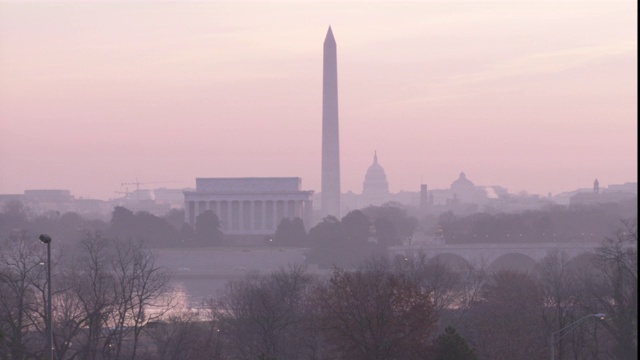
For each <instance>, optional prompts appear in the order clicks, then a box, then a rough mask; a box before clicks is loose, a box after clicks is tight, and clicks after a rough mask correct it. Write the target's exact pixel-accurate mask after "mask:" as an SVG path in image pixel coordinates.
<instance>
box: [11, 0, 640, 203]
mask: <svg viewBox="0 0 640 360" xmlns="http://www.w3.org/2000/svg"><path fill="white" fill-rule="evenodd" d="M329 25H331V26H332V28H333V32H334V34H335V37H336V42H337V44H338V82H339V102H340V132H341V134H340V135H341V139H340V143H341V171H342V189H343V191H348V190H351V191H353V192H356V193H360V192H361V191H362V181H363V179H364V174H365V172H366V170H367V167H368V166H369V165H370V164H371V162H372V157H373V152H374V150H377V151H378V157H379V160H380V163H381V165H382V166H383V167H384V168H385V170H386V172H387V178H388V180H389V185H390V190H391V191H392V192H397V191H400V190H408V191H418V190H419V188H420V183H421V182H422V183H426V184H428V185H429V188H431V189H433V188H448V187H449V185H450V183H451V182H452V181H453V180H455V179H456V178H457V176H458V173H459V172H460V171H464V172H465V173H466V174H467V177H468V178H469V179H470V180H472V181H473V182H474V183H475V184H477V185H502V186H505V187H507V188H508V189H509V190H510V191H511V192H519V191H522V190H526V191H528V192H531V193H540V194H544V195H546V194H547V193H548V192H551V193H553V194H556V193H559V192H561V191H569V190H573V189H575V188H579V187H590V186H591V184H592V183H593V180H594V179H595V178H598V179H599V180H600V184H601V186H607V185H608V184H618V183H624V182H629V181H637V161H638V158H637V139H638V138H637V100H636V97H637V80H638V79H637V75H638V72H637V35H636V31H637V27H638V26H637V25H638V19H637V5H636V4H635V1H626V0H625V1H613V0H603V1H586V0H585V1H571V0H554V1H539V0H538V1H517V0H511V1H497V2H496V1H493V2H486V3H483V2H476V1H470V2H455V1H420V2H410V3H400V4H398V3H396V2H390V1H389V2H385V1H381V2H371V1H366V2H365V1H353V2H324V1H299V2H293V1H291V2H272V1H258V2H250V3H249V2H237V1H232V0H228V1H224V0H219V1H199V2H182V1H175V2H150V1H141V2H135V3H130V2H125V1H94V2H89V3H82V2H78V1H67V2H52V1H42V2H27V3H24V2H21V1H3V0H0V193H22V192H23V191H24V190H25V189H39V188H58V189H69V190H71V192H72V194H74V195H76V196H85V197H98V198H104V199H107V198H112V197H116V196H118V194H116V193H115V191H124V188H122V187H121V185H120V184H121V183H122V182H134V181H136V179H138V180H139V181H140V182H151V181H175V182H173V183H165V184H157V185H154V187H155V186H165V187H187V186H191V187H193V186H195V178H196V177H235V176H299V177H301V178H302V182H303V187H304V188H305V189H311V190H316V191H319V188H320V154H321V149H320V147H321V133H320V129H321V116H322V114H321V101H322V42H323V41H324V36H325V33H326V30H327V27H328V26H329ZM129 190H130V191H131V190H133V187H129Z"/></svg>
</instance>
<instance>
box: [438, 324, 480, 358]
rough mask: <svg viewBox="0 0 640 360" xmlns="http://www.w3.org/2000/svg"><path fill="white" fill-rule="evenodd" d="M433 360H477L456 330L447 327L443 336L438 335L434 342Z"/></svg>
mask: <svg viewBox="0 0 640 360" xmlns="http://www.w3.org/2000/svg"><path fill="white" fill-rule="evenodd" d="M434 353H435V354H434V359H435V360H477V359H478V357H477V356H476V354H475V352H474V351H473V349H471V348H470V347H469V345H468V344H467V342H466V341H465V339H464V338H463V337H462V336H460V334H458V332H457V331H456V329H454V328H453V327H451V326H448V327H447V328H446V329H444V334H441V335H439V336H438V337H437V338H436V340H435V342H434Z"/></svg>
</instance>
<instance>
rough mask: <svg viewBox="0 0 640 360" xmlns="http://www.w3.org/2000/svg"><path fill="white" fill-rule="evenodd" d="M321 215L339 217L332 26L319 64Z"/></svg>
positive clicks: (338, 170)
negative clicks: (320, 94)
mask: <svg viewBox="0 0 640 360" xmlns="http://www.w3.org/2000/svg"><path fill="white" fill-rule="evenodd" d="M322 76H323V77H322V184H321V195H320V196H321V197H320V211H321V213H322V216H323V217H325V216H327V215H332V216H335V217H337V218H340V136H339V132H338V63H337V55H336V40H335V39H334V38H333V32H332V31H331V26H329V30H328V31H327V36H326V37H325V39H324V59H323V67H322Z"/></svg>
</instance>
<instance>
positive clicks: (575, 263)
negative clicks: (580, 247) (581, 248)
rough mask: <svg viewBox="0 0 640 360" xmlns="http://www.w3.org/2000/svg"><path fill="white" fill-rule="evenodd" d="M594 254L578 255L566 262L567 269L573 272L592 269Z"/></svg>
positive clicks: (584, 253)
mask: <svg viewBox="0 0 640 360" xmlns="http://www.w3.org/2000/svg"><path fill="white" fill-rule="evenodd" d="M595 256H596V254H595V253H593V252H583V253H580V254H578V255H576V256H574V257H572V258H571V259H569V261H568V262H567V267H568V268H569V269H571V270H574V271H584V270H588V269H591V268H592V267H593V261H594V260H595Z"/></svg>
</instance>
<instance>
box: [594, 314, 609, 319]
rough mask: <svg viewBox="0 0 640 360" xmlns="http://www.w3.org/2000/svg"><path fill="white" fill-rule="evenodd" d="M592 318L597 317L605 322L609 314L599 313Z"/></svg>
mask: <svg viewBox="0 0 640 360" xmlns="http://www.w3.org/2000/svg"><path fill="white" fill-rule="evenodd" d="M592 316H595V317H597V318H598V319H600V320H604V319H605V318H606V317H607V314H603V313H597V314H593V315H592Z"/></svg>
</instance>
